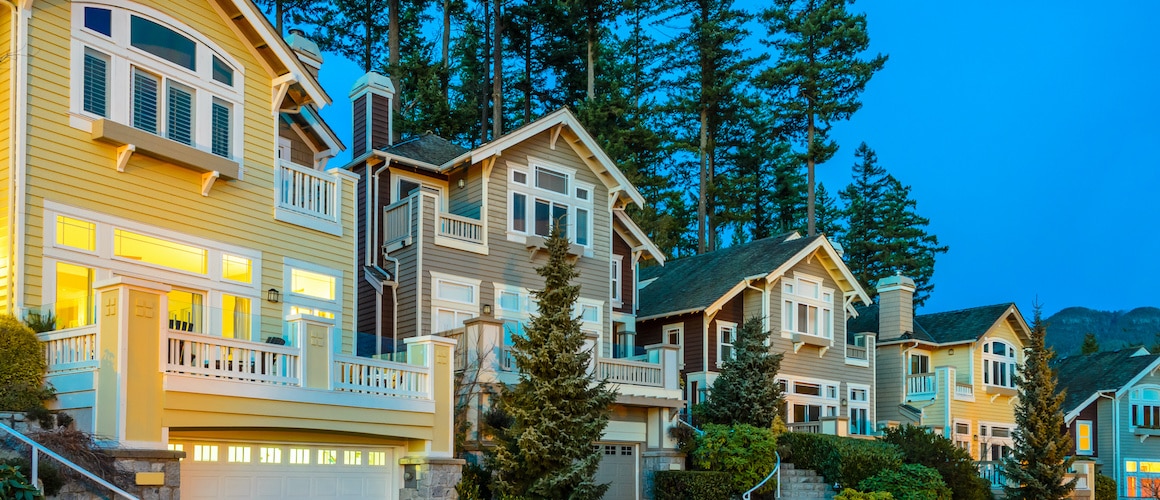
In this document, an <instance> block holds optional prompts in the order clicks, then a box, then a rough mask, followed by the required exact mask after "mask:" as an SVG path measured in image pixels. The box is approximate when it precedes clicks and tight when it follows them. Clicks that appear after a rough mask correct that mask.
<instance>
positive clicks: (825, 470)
mask: <svg viewBox="0 0 1160 500" xmlns="http://www.w3.org/2000/svg"><path fill="white" fill-rule="evenodd" d="M778 444H779V445H780V446H781V448H782V449H783V450H785V452H784V453H783V455H782V457H781V461H782V463H792V464H793V465H794V467H796V468H799V469H812V470H814V471H817V472H818V473H819V474H821V475H822V477H824V478H826V481H827V482H834V483H838V484H839V485H840V486H841V487H843V488H853V487H857V486H858V483H861V482H862V481H863V480H864V479H866V478H868V477H870V476H873V475H874V474H877V473H878V472H879V471H881V470H884V469H896V468H898V467H900V466H901V465H902V452H900V451H898V448H897V447H895V446H894V445H891V444H888V443H883V442H881V441H870V440H864V439H855V438H847V437H838V436H830V435H825V434H810V433H804V432H787V433H785V434H782V435H781V436H780V437H779V438H778Z"/></svg>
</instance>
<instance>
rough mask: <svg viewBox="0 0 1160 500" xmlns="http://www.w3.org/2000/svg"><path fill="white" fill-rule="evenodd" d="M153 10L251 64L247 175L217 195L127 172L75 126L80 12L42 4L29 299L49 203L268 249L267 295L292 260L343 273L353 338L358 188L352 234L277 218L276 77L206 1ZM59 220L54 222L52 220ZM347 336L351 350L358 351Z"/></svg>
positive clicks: (31, 103)
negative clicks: (76, 17) (72, 47)
mask: <svg viewBox="0 0 1160 500" xmlns="http://www.w3.org/2000/svg"><path fill="white" fill-rule="evenodd" d="M141 3H142V4H144V5H147V6H150V7H153V8H156V9H158V10H161V11H163V12H166V13H168V14H169V15H171V16H172V17H174V18H176V19H179V20H181V21H182V22H184V23H186V25H187V26H188V27H189V28H191V29H193V30H196V31H198V32H200V33H201V34H202V35H204V36H206V37H207V38H209V39H211V40H212V41H214V42H215V43H216V44H218V46H220V47H222V48H223V49H224V50H226V51H227V52H229V53H230V55H231V56H232V57H234V58H235V59H237V60H238V61H240V62H241V64H242V65H243V67H244V75H242V74H239V75H238V77H239V78H240V79H242V80H243V81H244V82H245V83H244V96H245V109H244V112H243V117H242V118H243V121H244V123H245V126H244V128H243V131H242V138H243V141H244V142H243V155H244V160H243V169H244V178H243V179H242V180H238V181H224V180H219V181H218V182H216V183H215V184H214V186H213V189H212V191H211V192H210V194H209V196H208V197H203V196H202V195H201V192H200V191H201V178H200V174H199V173H197V172H194V171H192V170H188V169H184V168H180V167H176V166H173V165H169V164H167V163H164V162H160V161H157V160H154V159H152V158H150V157H148V156H145V155H144V154H141V153H138V154H134V155H133V156H132V157H131V159H130V161H129V164H128V166H127V168H126V171H125V172H124V173H118V172H116V170H115V169H114V168H113V164H114V161H115V160H114V158H115V156H116V148H115V147H113V146H110V145H107V144H104V143H99V142H95V141H93V140H92V139H91V138H90V135H89V134H88V133H87V132H84V131H81V130H78V129H75V128H73V127H71V126H69V124H68V116H69V85H70V80H69V79H70V75H69V71H68V67H69V64H70V57H69V36H70V35H69V32H70V19H69V16H70V5H69V3H68V2H63V1H59V0H57V1H46V2H37V3H36V4H35V9H36V11H35V13H34V15H33V17H32V20H31V26H30V30H29V46H34V47H38V49H37V51H36V54H35V56H34V57H30V58H29V59H28V61H29V71H30V76H29V92H28V113H29V134H30V137H29V151H28V178H27V182H28V197H27V201H26V209H27V213H28V218H27V230H26V232H27V234H28V239H27V243H26V246H25V250H26V251H27V252H28V260H27V262H26V265H25V267H24V272H25V273H26V275H27V283H28V285H29V286H28V288H27V290H26V297H25V301H26V303H28V304H37V303H39V302H40V301H41V297H42V290H41V288H40V283H41V278H42V276H41V262H40V255H41V248H42V245H43V240H42V237H41V234H42V233H41V228H43V227H44V225H45V224H46V222H45V221H43V220H41V219H42V218H43V211H42V210H43V201H44V200H46V199H47V200H53V201H56V202H60V203H64V204H66V205H71V206H76V207H80V208H84V209H87V210H92V211H95V212H101V213H105V214H109V215H112V216H116V217H121V218H125V219H129V220H133V221H137V222H139V223H143V224H148V225H152V226H156V227H161V228H166V229H170V230H175V231H179V232H181V233H183V234H186V235H189V236H191V237H194V238H205V239H209V240H213V241H217V242H221V243H225V244H230V245H238V246H242V247H246V248H250V249H255V250H261V251H262V259H263V268H262V270H261V274H260V281H261V282H260V285H261V286H260V287H259V289H261V290H265V289H268V288H279V289H281V288H282V287H283V269H282V261H283V258H284V257H289V258H294V259H299V260H303V261H307V262H313V263H316V264H318V265H322V266H325V267H328V268H332V269H336V270H340V271H342V274H343V283H344V284H345V285H348V286H344V289H343V290H341V291H340V293H341V297H342V299H343V301H344V307H343V310H342V313H343V318H344V320H345V324H343V325H340V327H341V328H342V329H343V330H346V331H349V330H350V329H351V328H352V327H353V318H354V310H355V308H354V287H353V286H349V284H350V283H353V282H354V277H355V276H354V273H353V269H354V265H353V262H352V259H353V258H354V253H355V252H354V245H355V237H356V235H355V232H354V227H355V226H354V220H355V219H354V217H355V205H354V201H355V198H354V195H355V192H354V188H353V186H350V184H349V183H344V187H345V189H344V192H343V193H342V201H343V208H342V214H341V216H342V220H343V222H344V223H345V224H346V226H345V227H344V231H343V236H342V237H335V236H331V235H328V234H323V233H319V232H316V231H312V230H309V229H306V228H302V227H300V226H297V225H293V224H288V223H283V222H278V221H275V220H274V218H273V212H274V206H273V205H274V166H275V165H276V150H275V147H274V145H275V144H276V142H277V141H276V137H277V134H278V130H277V128H276V121H275V118H274V117H273V116H271V114H270V113H271V110H270V92H271V85H270V81H271V80H270V75H269V74H268V73H267V72H266V70H265V69H264V68H263V66H262V65H261V64H260V63H259V62H258V61H257V60H256V59H255V58H254V56H253V55H252V53H251V50H250V48H249V47H247V46H246V45H245V44H244V43H243V42H242V41H240V40H238V39H237V38H236V35H235V34H234V32H233V31H232V29H231V28H230V27H229V26H227V25H226V24H225V22H226V21H225V20H223V19H222V18H221V16H220V15H219V14H218V13H217V11H216V10H214V8H213V7H212V6H210V5H209V4H208V3H206V2H204V1H195V2H159V1H145V2H141ZM49 223H51V221H50V222H49ZM259 303H260V304H262V309H261V311H260V313H261V314H262V315H264V316H267V317H281V315H282V306H281V305H280V304H270V303H269V302H266V301H264V300H263V301H260V302H259ZM350 340H351V339H350V336H349V335H346V336H344V349H345V350H348V351H349V349H350V348H351V344H350V343H349V342H350Z"/></svg>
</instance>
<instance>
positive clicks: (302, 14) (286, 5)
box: [256, 0, 324, 35]
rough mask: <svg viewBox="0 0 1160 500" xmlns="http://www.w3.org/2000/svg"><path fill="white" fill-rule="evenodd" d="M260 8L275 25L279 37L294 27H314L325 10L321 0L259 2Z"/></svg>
mask: <svg viewBox="0 0 1160 500" xmlns="http://www.w3.org/2000/svg"><path fill="white" fill-rule="evenodd" d="M256 3H257V4H258V6H259V7H262V9H263V10H265V11H266V15H267V16H269V17H270V20H271V21H272V22H273V23H274V27H275V28H276V29H277V30H278V34H279V35H285V34H286V29H287V28H289V27H290V26H294V25H313V24H315V22H316V21H317V20H318V17H319V16H321V13H322V10H321V9H323V8H324V4H323V2H321V1H320V0H257V2H256Z"/></svg>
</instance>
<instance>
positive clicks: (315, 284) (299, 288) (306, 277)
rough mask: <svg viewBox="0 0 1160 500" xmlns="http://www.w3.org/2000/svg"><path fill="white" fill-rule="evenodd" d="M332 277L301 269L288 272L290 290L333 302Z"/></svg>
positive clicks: (333, 283) (333, 280) (333, 281)
mask: <svg viewBox="0 0 1160 500" xmlns="http://www.w3.org/2000/svg"><path fill="white" fill-rule="evenodd" d="M334 285H335V279H334V276H327V275H325V274H320V273H312V272H310V271H303V270H301V269H294V270H292V271H290V290H291V291H292V292H293V293H296V294H299V295H306V296H309V297H314V298H318V299H323V300H334Z"/></svg>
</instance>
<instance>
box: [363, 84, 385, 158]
mask: <svg viewBox="0 0 1160 500" xmlns="http://www.w3.org/2000/svg"><path fill="white" fill-rule="evenodd" d="M370 96H371V122H370V123H368V124H367V128H368V129H369V130H370V134H371V147H372V148H376V149H382V148H385V147H387V145H389V144H391V133H392V131H391V122H390V120H391V101H390V100H389V99H387V98H386V97H383V96H381V95H376V94H370ZM356 137H360V136H356ZM356 141H357V139H356Z"/></svg>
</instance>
